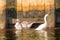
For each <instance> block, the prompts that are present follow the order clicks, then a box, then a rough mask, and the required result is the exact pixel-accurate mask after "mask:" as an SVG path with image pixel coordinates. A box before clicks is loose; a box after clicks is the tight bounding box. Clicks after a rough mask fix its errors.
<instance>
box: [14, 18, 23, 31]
mask: <svg viewBox="0 0 60 40" xmlns="http://www.w3.org/2000/svg"><path fill="white" fill-rule="evenodd" d="M16 21H17V22H16V24H15V29H17V30H22V25H21V23H20V21H19V19H17V20H16Z"/></svg>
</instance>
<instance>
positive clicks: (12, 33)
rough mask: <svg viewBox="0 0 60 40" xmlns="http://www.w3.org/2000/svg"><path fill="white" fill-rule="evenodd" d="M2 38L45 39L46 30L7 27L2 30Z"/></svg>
mask: <svg viewBox="0 0 60 40" xmlns="http://www.w3.org/2000/svg"><path fill="white" fill-rule="evenodd" d="M52 37H53V36H52ZM0 40H45V37H44V32H42V33H41V32H40V31H35V30H34V29H27V30H26V29H24V30H22V31H20V30H15V29H13V30H12V29H6V30H0ZM48 40H52V39H48Z"/></svg>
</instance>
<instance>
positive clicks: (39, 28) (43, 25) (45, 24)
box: [35, 14, 48, 30]
mask: <svg viewBox="0 0 60 40" xmlns="http://www.w3.org/2000/svg"><path fill="white" fill-rule="evenodd" d="M47 16H48V14H46V15H45V16H44V23H43V24H41V25H39V27H37V28H36V29H35V30H42V29H44V28H46V27H47V25H48V24H47V21H46V18H47Z"/></svg>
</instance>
